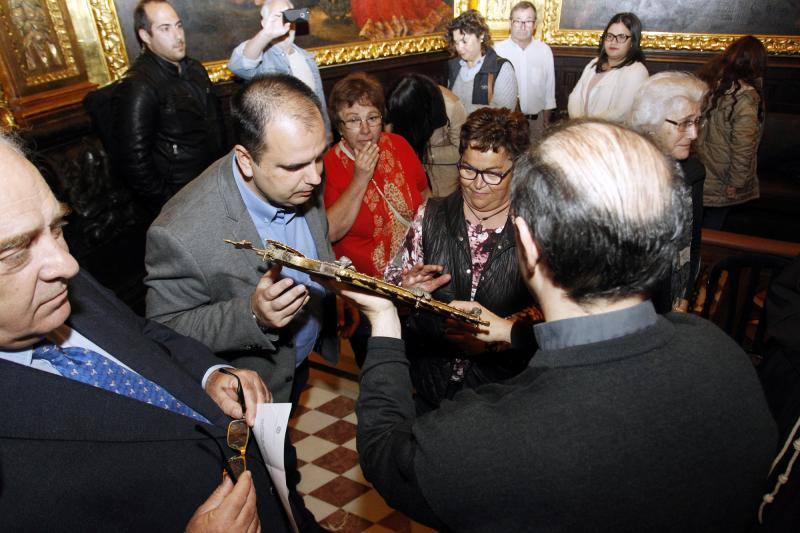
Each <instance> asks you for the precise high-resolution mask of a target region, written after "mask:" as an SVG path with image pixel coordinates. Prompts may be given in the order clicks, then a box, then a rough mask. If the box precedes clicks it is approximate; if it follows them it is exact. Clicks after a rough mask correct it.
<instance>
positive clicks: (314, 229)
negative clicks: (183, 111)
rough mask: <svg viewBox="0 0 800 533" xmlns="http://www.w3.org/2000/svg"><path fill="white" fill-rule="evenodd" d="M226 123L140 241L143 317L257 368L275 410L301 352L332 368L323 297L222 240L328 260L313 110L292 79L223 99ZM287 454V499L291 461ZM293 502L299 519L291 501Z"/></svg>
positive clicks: (295, 375) (300, 365) (295, 390)
mask: <svg viewBox="0 0 800 533" xmlns="http://www.w3.org/2000/svg"><path fill="white" fill-rule="evenodd" d="M231 118H232V121H233V130H234V135H235V138H236V139H235V140H236V145H235V146H234V148H233V150H231V152H230V153H228V155H226V156H225V157H223V158H221V159H219V160H218V161H217V162H215V163H214V164H212V165H211V166H210V167H209V168H208V169H206V171H205V172H203V174H201V175H200V176H199V177H198V178H196V179H195V180H194V181H192V182H191V183H190V184H189V185H187V186H186V187H185V188H184V189H183V190H181V191H180V192H179V193H178V194H177V195H175V196H174V197H173V198H172V199H171V200H170V201H169V202H168V203H167V204H166V205H165V206H164V209H163V210H162V211H161V214H160V215H159V216H158V218H157V219H156V220H155V222H153V225H152V226H151V227H150V229H149V231H148V234H147V250H146V257H145V263H146V267H147V277H146V279H145V283H146V284H147V286H148V291H147V315H148V317H149V318H151V319H154V320H156V321H158V322H161V323H163V324H165V325H168V326H170V327H172V328H174V329H175V330H176V331H178V332H179V333H183V334H184V335H187V336H189V337H193V338H195V339H197V340H199V341H201V342H203V343H204V344H206V345H207V346H209V347H210V348H211V349H212V350H213V351H214V352H215V353H216V354H217V355H218V356H220V357H222V358H224V359H227V360H229V361H231V363H232V364H234V365H236V366H241V367H244V368H250V369H253V370H256V371H257V372H259V374H260V375H261V376H262V377H263V378H264V380H265V381H266V382H267V386H268V387H269V389H270V391H271V393H272V395H273V398H274V399H275V401H278V402H292V404H294V405H296V404H297V400H298V398H299V395H300V392H302V390H303V387H304V385H305V383H306V380H307V378H308V360H307V357H308V355H309V353H310V352H311V350H312V349H313V348H315V347H319V351H320V353H322V355H323V356H327V357H329V358H330V359H331V360H332V361H335V358H336V356H337V355H338V352H337V350H338V342H337V339H336V337H335V335H330V336H326V335H322V334H321V331H322V325H323V320H322V310H323V299H324V298H325V291H324V289H322V287H320V286H319V285H317V284H316V283H313V282H311V281H310V279H309V278H308V276H307V275H306V274H303V273H302V272H298V271H295V270H292V269H288V268H284V269H281V268H280V267H272V268H268V267H269V265H266V264H265V263H264V262H262V261H261V259H260V258H259V257H258V256H256V255H255V254H252V253H249V252H241V251H236V250H234V249H233V248H232V247H230V246H229V245H227V244H225V243H224V242H223V240H224V239H232V240H248V241H250V242H252V243H254V244H257V245H258V244H261V243H263V241H264V240H265V239H274V240H278V241H281V242H283V243H285V244H287V245H288V246H290V247H292V248H294V249H296V250H299V251H300V252H302V253H303V254H304V255H306V256H308V257H311V258H315V259H322V260H332V259H333V252H332V250H331V247H330V243H329V242H328V224H327V218H326V216H325V211H324V208H323V203H322V197H321V196H322V194H321V193H322V191H321V187H320V185H321V183H322V177H321V173H322V156H323V154H324V153H325V150H326V147H327V142H326V137H325V126H324V123H323V120H322V112H321V108H320V102H319V100H318V99H317V97H316V96H315V94H314V92H313V91H312V90H311V89H310V88H309V87H308V86H306V85H305V84H304V83H303V82H301V81H300V80H298V79H297V78H294V77H292V76H288V75H285V74H272V75H268V76H265V77H261V78H256V79H255V80H253V81H252V82H250V83H249V84H248V85H246V86H245V87H244V88H243V89H242V90H241V91H240V92H239V93H238V94H236V95H235V96H234V97H233V98H232V100H231ZM287 449H288V451H287V453H288V459H287V463H288V465H287V468H288V472H289V476H288V478H289V486H290V489H291V488H293V485H294V482H296V477H297V476H292V474H291V472H292V471H293V470H294V469H295V463H296V459H295V458H294V449H293V448H292V447H291V445H289V446H287ZM292 494H295V496H296V493H294V492H292ZM295 503H296V504H297V506H298V507H299V508H300V509H302V500H301V499H300V498H299V497H297V498H296V501H295ZM299 513H300V514H304V513H303V512H302V510H301V511H299ZM306 513H307V511H306ZM297 515H298V513H295V517H296V518H297ZM307 517H308V518H309V524H310V526H309V527H313V518H311V517H310V514H308V515H307ZM300 522H302V518H301V520H300ZM301 527H302V525H301Z"/></svg>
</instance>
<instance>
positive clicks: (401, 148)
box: [324, 133, 428, 277]
mask: <svg viewBox="0 0 800 533" xmlns="http://www.w3.org/2000/svg"><path fill="white" fill-rule="evenodd" d="M378 148H379V149H380V155H379V156H378V164H377V165H376V167H375V173H374V174H373V177H372V180H371V181H370V184H369V186H368V187H367V190H366V192H365V193H364V198H363V200H362V201H361V208H360V209H359V211H358V215H357V216H356V219H355V222H353V226H352V227H351V228H350V231H348V232H347V234H346V235H345V236H344V237H343V238H342V239H340V240H339V241H337V242H336V243H334V245H333V251H334V253H335V254H336V257H341V256H343V255H345V256H347V257H348V258H350V260H351V261H352V262H353V265H354V266H355V267H356V270H358V271H359V272H363V273H364V274H369V275H370V276H378V277H380V276H381V273H382V272H383V269H384V268H385V267H386V264H387V263H388V262H389V261H390V260H391V259H392V257H393V256H394V254H395V253H396V252H397V250H398V249H399V248H400V245H401V244H402V243H403V237H404V235H405V233H406V228H407V224H408V220H410V219H411V217H412V216H413V215H414V212H415V211H416V210H417V208H418V207H419V206H420V204H421V203H422V192H423V191H424V190H425V189H427V188H428V178H427V176H426V175H425V169H424V168H423V167H422V163H420V161H419V158H418V157H417V155H416V153H414V150H413V149H412V148H411V145H409V144H408V142H407V141H406V140H405V139H404V138H402V137H400V136H399V135H394V134H392V133H382V134H381V137H380V139H379V140H378ZM324 162H325V193H324V197H325V207H327V208H329V207H330V206H331V205H333V204H334V203H335V202H336V200H338V199H339V197H340V196H341V195H342V193H343V192H344V190H345V189H346V188H347V186H348V185H349V184H350V182H351V181H352V179H353V174H354V172H355V161H354V160H353V159H352V154H351V153H350V152H349V150H347V149H346V148H344V147H343V146H342V143H341V142H339V143H337V144H336V145H334V146H333V147H332V148H331V149H330V150H328V152H327V153H326V154H325V158H324ZM389 204H391V205H389ZM393 210H394V211H396V212H397V213H398V214H399V215H401V216H402V217H403V218H404V219H405V220H400V219H399V218H398V217H397V216H396V214H395V213H394V212H393Z"/></svg>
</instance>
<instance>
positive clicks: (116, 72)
mask: <svg viewBox="0 0 800 533" xmlns="http://www.w3.org/2000/svg"><path fill="white" fill-rule="evenodd" d="M87 1H88V3H89V7H90V8H91V10H92V11H91V13H92V16H93V17H94V22H95V26H96V27H97V33H98V37H99V40H100V47H101V49H102V52H103V57H104V58H105V63H106V68H107V69H108V75H109V78H110V79H111V80H116V79H119V78H121V77H122V75H123V74H125V71H127V70H128V53H127V51H126V49H125V42H124V40H123V39H122V29H121V28H120V25H119V18H118V17H117V10H116V8H115V7H114V1H113V0H87Z"/></svg>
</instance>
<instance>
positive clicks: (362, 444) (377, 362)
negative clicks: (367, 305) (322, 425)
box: [356, 337, 446, 529]
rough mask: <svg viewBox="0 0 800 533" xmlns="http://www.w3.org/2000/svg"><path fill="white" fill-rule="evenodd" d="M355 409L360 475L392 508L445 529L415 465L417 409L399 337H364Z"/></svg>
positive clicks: (406, 361) (431, 525)
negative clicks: (362, 358) (426, 495)
mask: <svg viewBox="0 0 800 533" xmlns="http://www.w3.org/2000/svg"><path fill="white" fill-rule="evenodd" d="M356 414H357V416H358V455H359V459H360V462H361V468H362V470H363V471H364V475H365V477H366V478H367V479H368V480H369V482H370V483H372V485H373V486H374V487H375V488H376V489H377V490H378V492H379V493H380V495H381V496H383V498H384V499H385V500H386V502H387V503H388V504H389V505H390V506H392V507H393V508H394V509H397V510H399V511H401V512H403V513H405V514H406V515H407V516H409V517H411V518H412V519H414V520H416V521H418V522H421V523H423V524H426V525H428V526H430V527H433V528H436V529H446V526H445V525H444V524H443V523H442V522H441V520H440V519H439V518H438V517H437V516H436V515H435V514H434V512H433V509H431V507H430V505H428V502H427V501H426V500H425V497H424V496H423V494H422V491H421V489H420V487H419V485H418V481H417V475H416V472H415V470H414V456H415V453H416V450H417V442H416V440H415V438H414V434H413V432H412V429H411V427H412V424H413V422H414V418H415V416H416V414H415V409H414V400H413V399H412V396H411V378H410V377H409V375H408V360H407V359H406V357H405V351H404V348H403V341H402V340H400V339H390V338H383V337H374V338H372V339H370V340H369V344H368V349H367V358H366V362H365V363H364V367H363V368H362V370H361V384H360V392H359V396H358V404H357V405H356Z"/></svg>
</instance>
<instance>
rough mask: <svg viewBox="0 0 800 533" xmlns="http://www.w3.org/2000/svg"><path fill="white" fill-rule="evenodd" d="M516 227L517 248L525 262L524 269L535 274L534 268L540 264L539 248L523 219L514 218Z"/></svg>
mask: <svg viewBox="0 0 800 533" xmlns="http://www.w3.org/2000/svg"><path fill="white" fill-rule="evenodd" d="M514 227H515V228H516V229H517V246H518V247H519V252H518V253H519V258H520V260H522V261H524V262H525V264H524V265H522V266H523V269H524V270H526V271H528V272H533V269H534V267H536V264H537V263H538V262H539V247H538V246H537V245H536V241H534V240H533V234H532V233H531V228H530V227H528V223H527V222H525V220H523V219H522V217H514Z"/></svg>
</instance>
